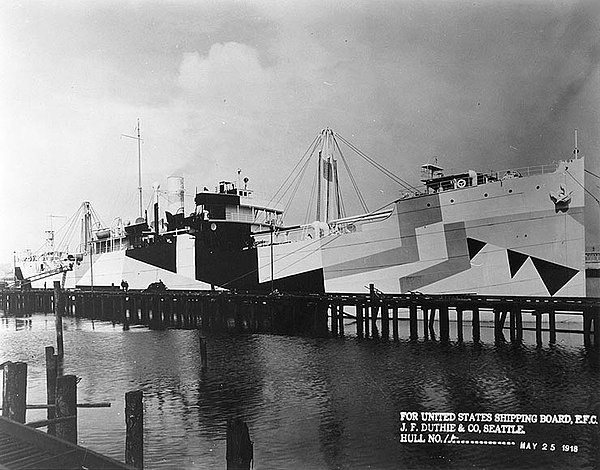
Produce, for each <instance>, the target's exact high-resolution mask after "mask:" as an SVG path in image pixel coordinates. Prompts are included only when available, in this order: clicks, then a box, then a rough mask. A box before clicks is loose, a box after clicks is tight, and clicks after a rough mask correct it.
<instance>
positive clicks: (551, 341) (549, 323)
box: [548, 310, 556, 344]
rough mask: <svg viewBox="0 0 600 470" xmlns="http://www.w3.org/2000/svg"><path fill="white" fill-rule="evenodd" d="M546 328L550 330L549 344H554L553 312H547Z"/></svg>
mask: <svg viewBox="0 0 600 470" xmlns="http://www.w3.org/2000/svg"><path fill="white" fill-rule="evenodd" d="M548 326H549V329H550V344H556V313H555V312H554V310H550V311H549V312H548Z"/></svg>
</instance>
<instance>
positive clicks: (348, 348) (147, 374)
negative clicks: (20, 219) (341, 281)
mask: <svg viewBox="0 0 600 470" xmlns="http://www.w3.org/2000/svg"><path fill="white" fill-rule="evenodd" d="M206 334H207V352H208V370H207V371H205V372H203V371H202V370H201V367H200V360H199V341H198V338H199V334H198V331H196V330H172V329H167V330H149V329H146V328H139V327H132V328H131V329H130V330H129V331H123V330H122V328H121V327H120V326H119V325H116V326H115V325H112V324H110V323H106V322H99V321H95V322H93V323H92V322H91V321H87V320H75V319H72V318H69V319H65V352H66V358H65V365H64V367H65V372H66V373H71V374H76V375H77V376H79V377H81V378H82V380H81V382H80V384H79V386H78V393H79V401H87V402H100V401H110V402H112V404H113V405H112V407H111V408H110V409H107V410H106V409H105V410H88V409H85V410H81V411H80V414H79V416H80V417H79V427H80V433H79V434H80V439H81V443H82V444H83V445H86V446H89V447H91V448H92V449H94V450H98V451H100V452H102V453H105V454H108V455H111V456H112V457H115V458H117V459H120V460H122V459H123V452H124V439H125V437H124V418H123V410H124V403H123V402H124V395H125V392H127V391H129V390H133V389H137V388H142V389H143V390H144V394H145V395H144V397H145V398H144V400H145V427H146V429H145V436H146V441H145V460H146V465H145V467H146V468H149V469H153V468H214V467H218V468H222V467H223V466H224V465H225V429H226V422H227V418H230V417H241V418H242V419H244V420H245V421H247V423H248V426H249V428H250V433H251V437H252V439H253V440H254V442H255V468H258V469H261V468H317V469H321V468H323V469H325V468H366V467H370V468H377V469H380V468H381V469H384V468H390V469H392V468H399V467H402V468H416V469H421V468H422V469H429V468H439V467H444V468H465V467H470V468H473V467H475V468H480V467H486V468H496V469H498V468H555V469H559V468H560V469H562V468H584V467H586V466H590V467H591V466H592V463H593V460H592V456H593V455H594V453H595V451H594V446H593V442H594V441H593V439H592V437H593V434H594V433H593V431H595V427H590V426H580V427H573V426H561V425H552V426H547V425H538V426H528V428H527V433H528V434H527V437H528V438H530V439H532V440H536V439H539V440H541V439H548V438H552V439H554V440H555V441H556V442H557V443H559V442H561V443H576V444H578V445H579V446H580V449H581V450H580V452H579V453H577V454H571V453H562V452H560V453H554V454H542V453H539V452H529V453H527V452H524V451H520V450H518V449H516V448H501V447H489V446H487V447H486V446H459V445H443V444H427V445H416V444H412V445H408V444H400V443H399V442H398V440H399V433H398V426H399V420H398V413H399V412H400V411H453V412H465V411H469V412H489V413H569V414H575V413H593V412H595V411H596V409H597V405H598V402H597V398H596V393H597V392H596V390H597V389H598V386H599V385H600V379H599V374H598V367H597V365H598V364H597V358H596V356H595V355H590V354H589V353H587V352H586V351H585V350H583V349H582V348H578V347H570V346H565V345H557V346H555V347H552V348H544V349H541V350H540V349H536V348H535V347H533V346H527V345H525V346H514V345H511V344H510V343H507V344H500V345H499V346H487V345H483V346H476V345H473V344H472V343H466V344H463V345H454V344H450V345H441V344H438V343H433V342H431V341H430V342H418V343H413V342H410V341H398V342H394V341H380V340H358V339H356V338H354V337H352V336H347V337H346V338H330V339H326V338H307V337H304V338H297V337H289V336H275V335H260V334H226V333H219V334H216V333H215V334H210V333H206ZM53 340H54V321H53V317H51V316H48V317H45V316H43V315H34V316H32V317H28V318H26V319H15V318H2V322H1V323H0V362H4V361H5V360H13V361H17V360H22V361H26V362H28V363H29V365H30V367H29V376H30V380H29V389H28V395H29V398H30V402H37V403H40V402H42V401H43V400H44V399H45V383H44V381H45V371H44V347H45V346H46V345H51V344H53ZM44 413H45V412H44ZM28 419H38V418H36V416H35V412H33V411H32V412H28ZM39 419H41V418H39Z"/></svg>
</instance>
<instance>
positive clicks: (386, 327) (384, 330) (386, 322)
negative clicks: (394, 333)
mask: <svg viewBox="0 0 600 470" xmlns="http://www.w3.org/2000/svg"><path fill="white" fill-rule="evenodd" d="M381 336H382V337H383V338H386V339H387V338H389V337H390V309H389V306H388V305H387V304H386V303H382V304H381Z"/></svg>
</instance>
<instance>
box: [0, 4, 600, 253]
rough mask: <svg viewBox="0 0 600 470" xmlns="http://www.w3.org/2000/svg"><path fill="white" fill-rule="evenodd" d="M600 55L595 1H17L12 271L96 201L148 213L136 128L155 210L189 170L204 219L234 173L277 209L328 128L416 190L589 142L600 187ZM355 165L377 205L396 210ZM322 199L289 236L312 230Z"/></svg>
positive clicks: (3, 55) (563, 153) (7, 181)
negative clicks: (427, 173)
mask: <svg viewBox="0 0 600 470" xmlns="http://www.w3.org/2000/svg"><path fill="white" fill-rule="evenodd" d="M599 59H600V2H596V1H582V2H576V1H552V0H543V1H542V0H537V1H533V0H530V1H519V0H502V1H500V0H496V1H473V0H471V1H465V0H418V1H417V0H393V1H392V0H364V1H363V0H352V1H350V0H339V1H332V0H318V1H312V0H296V1H285V0H283V1H282V0H274V1H267V0H260V1H228V0H220V1H205V0H198V1H191V0H189V1H166V0H164V1H108V0H89V1H85V2H81V1H68V0H67V1H60V2H59V1H53V0H50V1H44V2H42V1H39V0H38V1H14V0H7V1H3V2H2V3H1V4H0V70H1V71H2V72H1V73H0V175H1V183H0V198H1V204H0V220H1V221H2V224H3V227H2V230H0V263H12V259H13V252H14V251H17V252H19V251H21V250H24V249H27V248H30V249H33V250H36V249H38V248H39V247H41V246H43V244H44V231H45V230H47V229H49V228H51V227H52V228H54V229H56V228H58V227H59V226H60V225H61V224H64V223H65V221H66V220H67V219H66V217H70V216H71V215H72V214H73V213H74V212H75V211H76V210H77V209H78V207H79V205H80V204H81V202H82V201H90V202H91V204H92V206H93V207H94V208H95V210H96V212H97V213H98V214H99V215H100V216H101V218H102V220H103V221H104V223H105V224H106V225H111V224H113V223H114V222H115V220H116V219H117V218H118V217H121V218H122V220H123V221H124V222H127V221H130V220H134V219H135V217H136V215H137V211H138V202H137V186H138V181H137V179H138V167H137V160H138V155H137V144H136V142H135V141H134V140H132V139H128V138H125V137H122V134H128V135H132V134H134V133H135V132H136V130H135V128H136V122H137V119H139V120H140V127H141V134H142V137H143V143H142V146H141V149H142V150H141V151H142V174H143V187H144V207H148V204H149V203H150V202H151V197H152V184H153V183H155V182H157V183H160V184H161V187H162V188H164V187H165V185H166V178H167V177H168V176H170V175H177V176H182V177H184V178H185V184H186V192H187V193H188V194H189V196H191V198H188V202H186V204H189V206H186V211H187V212H189V211H190V210H191V209H192V205H193V204H192V200H193V194H194V192H195V189H196V188H199V189H201V188H203V187H204V186H207V187H209V188H213V187H214V186H215V184H216V183H217V182H218V181H219V180H221V179H230V180H235V179H236V177H237V170H238V169H241V174H242V175H243V176H246V177H248V178H249V186H250V187H251V188H252V189H254V190H255V191H257V193H258V194H260V195H263V196H264V197H268V196H269V195H272V194H273V193H274V192H275V191H276V190H277V188H278V187H279V186H280V185H281V184H282V183H283V181H284V180H285V178H286V177H287V176H288V174H289V173H290V171H291V170H292V169H293V168H294V166H295V165H296V163H297V162H298V161H299V160H300V158H301V157H302V155H303V154H304V152H305V151H306V150H307V148H308V147H309V145H310V143H311V142H312V140H313V139H314V138H315V136H316V135H317V134H318V133H319V132H320V131H321V130H322V129H324V128H326V127H329V128H332V129H333V130H335V131H336V132H338V133H339V134H340V135H341V136H343V137H344V138H346V139H347V140H349V141H351V142H352V143H353V144H354V145H355V146H356V147H358V148H359V149H361V150H362V151H363V152H365V153H366V154H367V155H369V156H370V157H371V158H373V159H375V160H376V161H378V162H379V163H380V164H382V165H383V166H385V167H386V168H388V169H389V170H391V171H392V172H394V173H395V174H397V175H399V176H400V177H402V178H403V179H405V180H407V181H409V182H411V183H412V184H417V183H418V180H419V167H420V165H421V164H423V163H426V162H428V161H432V159H433V158H434V156H435V157H437V159H438V163H439V164H440V165H441V166H443V167H445V168H449V169H457V170H464V169H468V168H473V169H476V170H483V169H496V170H503V169H508V168H515V167H524V166H528V165H541V164H546V163H550V162H552V161H556V160H559V159H562V158H570V157H571V155H572V149H573V139H574V130H575V129H577V130H578V137H579V148H580V151H581V154H582V155H585V156H586V158H587V159H588V160H586V164H587V165H588V166H589V168H591V169H593V170H594V171H598V174H600V164H598V163H597V161H598V158H599V156H598V150H599V148H600V133H599V130H600V119H599V112H600V111H599V110H600V107H599V103H598V98H599V91H600V69H599V67H598V62H599ZM346 157H347V159H348V162H349V164H350V166H351V168H353V173H354V174H355V177H356V179H357V181H358V184H359V186H360V187H361V188H362V194H363V196H364V197H365V199H366V200H367V202H368V204H369V207H370V209H373V208H376V207H377V206H378V205H383V204H385V203H387V202H389V201H391V200H393V199H395V198H396V197H398V195H399V189H400V188H399V187H398V186H397V185H395V184H394V183H393V182H391V181H390V180H388V179H386V178H385V177H384V176H383V175H381V174H379V173H376V172H375V171H374V170H372V169H370V167H365V166H364V162H362V161H361V160H360V159H358V158H353V157H352V156H351V153H350V152H348V154H347V155H346ZM353 162H356V167H354V163H353ZM361 165H362V166H361ZM592 183H593V184H592V187H591V189H592V190H594V191H596V192H597V193H598V194H599V195H600V191H599V190H598V188H600V180H595V181H592ZM310 186H311V180H307V181H306V183H305V184H303V185H302V187H301V188H300V190H299V191H298V193H299V194H300V195H301V196H299V199H300V200H299V205H300V206H301V207H296V208H293V209H291V210H290V212H289V213H288V217H287V218H286V222H288V223H290V224H292V223H299V222H303V220H299V219H303V217H304V212H305V210H304V208H303V207H302V205H304V206H305V205H306V204H307V202H306V198H307V195H308V193H310ZM303 198H304V200H303ZM348 201H349V202H348V204H347V206H348V207H350V208H351V207H352V206H353V203H352V198H351V196H348ZM149 212H150V213H151V209H149ZM51 215H52V216H53V217H50V216H51Z"/></svg>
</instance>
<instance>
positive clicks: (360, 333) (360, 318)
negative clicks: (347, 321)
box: [356, 304, 364, 338]
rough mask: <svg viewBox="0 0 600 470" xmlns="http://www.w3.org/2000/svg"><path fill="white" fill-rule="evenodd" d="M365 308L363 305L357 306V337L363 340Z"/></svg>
mask: <svg viewBox="0 0 600 470" xmlns="http://www.w3.org/2000/svg"><path fill="white" fill-rule="evenodd" d="M363 321H364V319H363V306H362V304H356V335H357V336H358V337H359V338H362V337H363V335H364V330H363V328H364V323H363Z"/></svg>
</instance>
